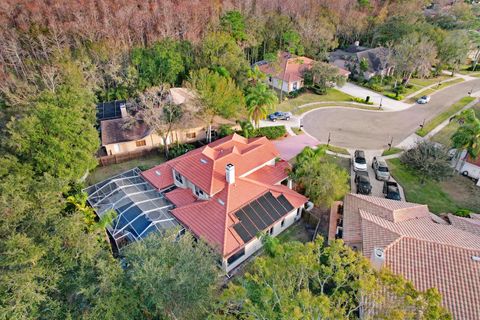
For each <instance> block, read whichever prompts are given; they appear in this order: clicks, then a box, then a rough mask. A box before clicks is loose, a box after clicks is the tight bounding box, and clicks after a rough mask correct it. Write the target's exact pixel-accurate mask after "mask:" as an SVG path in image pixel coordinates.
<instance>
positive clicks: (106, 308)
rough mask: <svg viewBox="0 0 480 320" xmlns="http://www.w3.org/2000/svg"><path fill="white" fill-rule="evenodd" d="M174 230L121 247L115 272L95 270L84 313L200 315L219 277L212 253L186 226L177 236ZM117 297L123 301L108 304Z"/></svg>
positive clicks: (166, 316) (160, 316)
mask: <svg viewBox="0 0 480 320" xmlns="http://www.w3.org/2000/svg"><path fill="white" fill-rule="evenodd" d="M178 231H179V230H173V231H170V232H167V233H166V234H164V235H161V234H159V233H152V234H150V235H149V236H148V237H147V238H145V239H144V240H142V241H138V242H135V243H133V244H131V245H130V246H128V247H127V248H125V249H124V252H122V253H123V255H124V257H125V258H124V263H125V266H126V267H125V270H122V269H121V268H120V267H119V266H116V267H114V270H115V272H116V273H115V274H112V273H111V272H110V271H109V270H104V272H105V274H103V275H100V277H99V279H100V283H102V284H103V285H102V286H101V290H100V291H97V292H92V297H91V299H92V301H93V302H94V305H95V308H94V309H92V310H91V311H90V314H89V316H88V317H87V318H90V319H98V317H102V318H104V317H105V314H108V316H109V317H108V319H202V318H204V317H205V316H206V315H207V314H208V311H209V309H210V306H211V304H212V302H213V297H214V294H215V290H216V285H217V281H218V280H219V277H220V271H219V268H218V265H217V258H218V257H217V256H216V255H215V254H214V253H213V252H212V250H211V248H210V247H209V246H208V245H207V244H205V243H204V242H202V241H198V242H195V241H194V239H193V237H192V236H191V235H190V234H189V233H188V232H187V233H186V234H185V235H183V236H181V237H178V235H177V232H178ZM105 280H108V282H110V283H112V284H113V285H108V282H107V283H106V282H105ZM133 297H134V298H135V299H132V298H133ZM118 303H119V304H123V303H126V305H120V306H118V307H114V306H115V305H116V304H118ZM124 312H126V314H125V313H124Z"/></svg>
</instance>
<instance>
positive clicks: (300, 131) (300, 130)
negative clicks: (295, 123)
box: [291, 127, 303, 135]
mask: <svg viewBox="0 0 480 320" xmlns="http://www.w3.org/2000/svg"><path fill="white" fill-rule="evenodd" d="M291 129H292V131H293V132H295V134H296V135H300V134H303V131H302V129H300V128H298V127H292V128H291Z"/></svg>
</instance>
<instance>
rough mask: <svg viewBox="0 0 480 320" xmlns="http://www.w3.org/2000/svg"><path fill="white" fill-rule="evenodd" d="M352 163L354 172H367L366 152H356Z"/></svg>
mask: <svg viewBox="0 0 480 320" xmlns="http://www.w3.org/2000/svg"><path fill="white" fill-rule="evenodd" d="M352 162H353V171H367V160H366V159H365V152H363V151H362V150H355V153H354V154H353V159H352Z"/></svg>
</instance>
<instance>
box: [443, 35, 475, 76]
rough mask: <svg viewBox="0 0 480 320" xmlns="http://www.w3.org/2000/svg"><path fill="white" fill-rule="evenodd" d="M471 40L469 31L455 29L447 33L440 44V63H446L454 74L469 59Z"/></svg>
mask: <svg viewBox="0 0 480 320" xmlns="http://www.w3.org/2000/svg"><path fill="white" fill-rule="evenodd" d="M469 46H470V41H469V38H468V35H467V32H466V31H464V30H454V31H450V32H448V33H447V34H446V36H445V38H444V39H443V41H442V42H441V44H440V45H439V46H438V59H439V64H440V65H446V66H448V67H449V68H450V70H452V76H453V74H454V73H455V72H457V71H458V69H459V67H460V66H461V65H462V64H464V63H465V62H466V60H467V56H468V50H469Z"/></svg>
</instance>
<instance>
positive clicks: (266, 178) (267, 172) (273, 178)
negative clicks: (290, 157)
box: [246, 160, 291, 184]
mask: <svg viewBox="0 0 480 320" xmlns="http://www.w3.org/2000/svg"><path fill="white" fill-rule="evenodd" d="M290 168H291V166H290V164H289V163H288V162H287V161H284V160H282V161H278V162H276V163H275V165H273V166H269V165H266V166H264V167H262V168H261V169H258V170H257V171H255V172H253V173H251V174H249V175H248V176H246V178H248V179H251V180H255V181H259V182H263V183H267V184H277V183H280V182H281V181H283V180H285V179H286V178H287V177H288V170H289V169H290Z"/></svg>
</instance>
